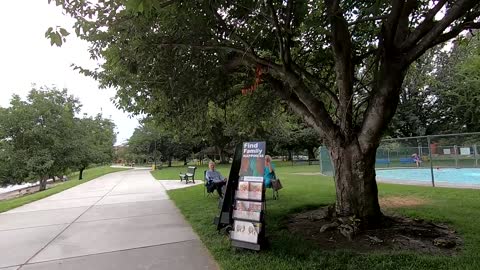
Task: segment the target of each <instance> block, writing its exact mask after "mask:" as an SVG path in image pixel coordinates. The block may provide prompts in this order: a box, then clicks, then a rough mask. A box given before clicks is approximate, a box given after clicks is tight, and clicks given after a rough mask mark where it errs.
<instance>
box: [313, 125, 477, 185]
mask: <svg viewBox="0 0 480 270" xmlns="http://www.w3.org/2000/svg"><path fill="white" fill-rule="evenodd" d="M479 147H480V132H474V133H459V134H445V135H430V136H419V137H405V138H395V139H385V140H383V141H382V142H381V144H380V146H379V148H378V150H377V154H376V163H375V168H376V169H377V170H380V169H405V168H423V169H429V170H430V178H431V181H432V185H435V175H436V171H440V170H441V169H444V168H457V169H459V168H478V167H479V159H480V156H479V152H480V148H479ZM319 157H320V171H321V173H322V174H325V175H330V176H332V175H333V174H334V170H333V166H332V163H331V160H330V155H329V152H328V149H327V148H326V147H324V146H322V147H320V150H319Z"/></svg>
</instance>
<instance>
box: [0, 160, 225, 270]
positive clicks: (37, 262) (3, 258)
mask: <svg viewBox="0 0 480 270" xmlns="http://www.w3.org/2000/svg"><path fill="white" fill-rule="evenodd" d="M71 181H75V180H71ZM18 269H22V270H30V269H32V270H40V269H45V270H47V269H48V270H56V269H72V270H76V269H78V270H80V269H82V270H83V269H88V270H95V269H102V270H103V269H107V270H108V269H112V270H113V269H115V270H133V269H142V270H144V269H182V270H183V269H218V266H217V264H216V263H215V262H214V260H213V259H212V258H211V256H210V255H209V253H208V251H207V250H206V248H205V247H204V246H203V244H202V243H201V241H200V240H199V239H198V236H197V235H196V234H195V233H194V232H193V231H192V229H191V227H190V226H189V225H188V224H187V223H186V221H185V220H184V219H183V217H182V215H181V214H180V212H179V211H178V209H177V208H176V207H175V206H174V204H173V202H172V201H170V200H169V199H168V197H167V194H166V192H165V188H164V187H163V186H162V185H161V184H160V183H159V182H158V181H155V180H154V179H153V177H152V176H151V175H150V173H149V171H148V170H138V169H137V170H129V171H123V172H117V173H112V174H107V175H105V176H102V177H99V178H97V179H95V180H92V181H90V182H87V183H85V184H82V185H79V186H76V187H74V188H71V189H69V190H66V191H64V192H61V193H58V194H55V195H53V196H50V197H48V198H45V199H43V200H39V201H36V202H33V203H30V204H28V205H24V206H21V207H19V208H16V209H13V210H11V211H8V212H5V213H2V214H0V270H18Z"/></svg>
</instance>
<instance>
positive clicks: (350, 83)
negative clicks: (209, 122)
mask: <svg viewBox="0 0 480 270" xmlns="http://www.w3.org/2000/svg"><path fill="white" fill-rule="evenodd" d="M56 3H57V4H58V5H62V7H63V8H64V9H65V10H66V12H67V13H68V14H70V15H72V16H73V17H74V18H75V19H77V23H76V29H77V34H79V35H80V36H81V37H82V38H84V39H86V40H87V41H90V42H91V43H92V47H91V52H92V54H93V57H103V58H105V60H106V63H105V64H104V65H103V70H102V71H100V72H99V73H91V75H93V76H95V77H97V78H98V79H100V80H101V81H102V82H103V83H104V84H107V85H111V86H114V87H116V88H117V89H118V97H119V100H120V101H119V103H120V104H123V106H125V107H132V108H131V109H132V110H135V109H138V107H140V108H142V109H145V110H149V111H150V110H151V108H152V104H161V102H162V101H163V100H164V99H167V100H172V101H175V102H180V103H179V107H181V108H182V110H186V108H188V106H185V105H188V101H190V100H192V99H193V98H194V97H196V96H198V95H199V93H201V91H197V89H196V87H193V86H190V87H186V86H188V85H187V84H184V82H186V81H188V78H186V79H182V80H178V78H179V76H182V74H183V75H184V76H192V77H193V78H194V79H193V81H194V82H195V85H199V87H198V88H203V89H205V88H204V87H202V85H209V83H211V82H213V81H215V80H214V79H213V78H214V77H212V76H211V74H214V73H215V72H217V73H218V71H219V70H220V67H221V66H225V65H227V66H228V67H229V69H234V70H236V71H240V70H245V67H247V68H249V69H250V70H254V69H260V70H261V73H262V74H263V75H262V80H263V81H264V82H265V83H267V84H268V85H269V86H270V87H271V88H272V89H273V90H274V92H275V93H276V95H278V96H280V97H282V98H283V99H284V100H285V101H286V102H287V103H288V104H289V106H290V107H291V109H292V110H293V111H295V112H296V113H297V114H298V115H300V116H301V117H302V118H303V120H304V121H305V122H306V123H308V124H309V125H311V126H312V127H313V128H314V129H315V130H316V132H317V133H318V135H319V137H320V138H321V139H322V141H323V142H324V143H325V144H326V145H327V146H328V147H329V151H330V156H331V158H332V161H333V164H334V168H335V176H334V178H335V186H336V193H337V200H336V204H335V206H336V213H337V215H339V216H352V215H355V216H356V217H357V218H360V219H361V220H362V221H363V223H362V225H363V226H367V227H368V226H376V225H379V224H380V221H381V217H382V213H381V211H380V207H379V204H378V191H377V185H376V181H375V169H374V164H375V152H376V149H377V147H378V145H379V143H380V140H381V137H382V135H383V133H384V131H385V130H386V128H387V126H388V124H389V123H390V121H391V119H392V117H393V115H394V113H395V110H396V108H397V104H398V101H399V96H400V91H401V86H402V83H403V80H404V78H405V76H406V72H407V69H408V67H409V66H410V64H411V63H413V62H414V61H415V60H417V59H418V58H419V57H420V56H421V55H423V54H424V53H425V52H426V51H427V50H428V49H430V48H432V47H434V46H436V45H438V44H441V43H443V42H445V41H447V40H450V39H452V38H454V37H456V36H457V35H459V34H460V33H461V32H462V31H464V30H465V29H472V28H478V27H480V23H479V22H478V21H477V18H478V17H479V15H480V11H479V5H480V4H479V3H478V1H476V0H459V1H455V2H451V1H446V0H438V1H433V2H432V1H410V0H402V1H373V0H372V1H361V2H359V1H337V0H325V1H313V0H312V1H295V0H288V1H272V0H267V1H250V0H244V1H235V2H232V1H190V2H183V1H182V2H177V1H158V2H152V1H147V0H130V1H128V4H129V5H130V6H131V7H134V8H135V9H136V10H134V11H131V9H125V8H123V7H122V3H121V2H113V1H111V2H106V3H102V5H96V4H89V3H88V2H81V3H76V2H70V1H63V0H56ZM138 11H140V12H142V11H146V12H145V15H144V16H139V14H138ZM440 11H441V12H440ZM88 17H89V18H92V17H93V18H95V19H93V20H92V19H89V20H86V19H85V18H88ZM172 58H173V61H171V60H172ZM165 63H174V65H173V66H172V67H173V69H172V67H170V69H165V66H164V64H165ZM182 63H184V64H183V65H182ZM192 63H195V64H192ZM168 70H174V71H176V72H177V71H178V73H177V74H176V75H178V76H177V77H173V76H166V77H165V78H164V79H160V77H159V76H158V75H159V74H166V73H167V71H168ZM212 71H213V72H212ZM122 73H124V74H122ZM152 74H154V75H155V78H157V79H159V80H158V82H156V85H146V84H144V81H148V82H151V81H153V80H151V75H152ZM205 74H206V75H207V76H204V75H205ZM219 74H220V75H221V73H219ZM120 75H121V76H120ZM170 78H174V79H173V80H174V81H175V82H181V83H182V84H183V85H184V86H185V88H183V89H182V90H183V91H175V93H172V92H169V91H168V88H167V87H157V85H160V84H164V85H167V84H168V83H169V82H170V81H171V80H170ZM129 79H132V80H131V81H129ZM199 82H201V83H199ZM187 89H188V90H187ZM215 89H217V88H208V87H207V89H206V91H207V92H205V93H208V91H209V90H215ZM152 90H155V91H159V92H161V93H162V94H158V93H156V94H152ZM179 95H181V96H183V98H180V99H178V98H177V97H179ZM152 96H155V97H156V96H160V97H162V98H163V99H152ZM132 99H134V100H135V101H136V102H135V103H133V102H131V100H132ZM130 104H133V105H130ZM154 106H155V105H153V107H154Z"/></svg>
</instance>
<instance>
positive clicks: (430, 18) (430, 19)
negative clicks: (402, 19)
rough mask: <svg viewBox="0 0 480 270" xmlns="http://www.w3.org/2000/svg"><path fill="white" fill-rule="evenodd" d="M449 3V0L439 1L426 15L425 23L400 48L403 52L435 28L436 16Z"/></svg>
mask: <svg viewBox="0 0 480 270" xmlns="http://www.w3.org/2000/svg"><path fill="white" fill-rule="evenodd" d="M447 1H448V0H439V1H438V2H437V4H436V5H435V6H434V7H433V8H432V9H431V10H430V11H428V12H427V14H425V19H424V20H423V22H421V23H420V25H419V26H417V28H416V29H415V31H413V33H411V34H410V35H409V37H408V39H406V40H405V41H404V42H403V43H402V45H401V46H400V48H402V50H405V49H410V48H411V47H412V46H413V45H415V44H416V43H417V42H418V40H420V39H421V37H423V36H424V35H425V34H426V33H427V32H428V31H430V30H431V29H432V28H433V26H434V25H435V23H434V19H435V16H436V15H437V13H438V12H439V11H440V10H441V9H442V7H443V6H444V5H445V3H447Z"/></svg>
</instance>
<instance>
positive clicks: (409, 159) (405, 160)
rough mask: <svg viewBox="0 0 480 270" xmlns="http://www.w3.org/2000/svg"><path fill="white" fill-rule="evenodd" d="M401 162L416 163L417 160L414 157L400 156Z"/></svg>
mask: <svg viewBox="0 0 480 270" xmlns="http://www.w3.org/2000/svg"><path fill="white" fill-rule="evenodd" d="M400 163H402V164H406V163H415V160H413V158H411V157H408V158H400Z"/></svg>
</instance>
